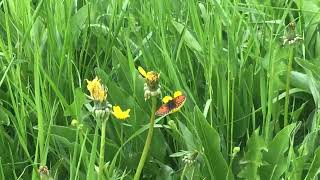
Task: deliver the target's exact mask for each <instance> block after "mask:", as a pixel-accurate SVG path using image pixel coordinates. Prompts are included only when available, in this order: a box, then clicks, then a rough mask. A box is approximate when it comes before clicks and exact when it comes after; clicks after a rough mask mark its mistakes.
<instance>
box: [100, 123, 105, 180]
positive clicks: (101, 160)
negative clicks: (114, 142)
mask: <svg viewBox="0 0 320 180" xmlns="http://www.w3.org/2000/svg"><path fill="white" fill-rule="evenodd" d="M106 127H107V120H106V119H103V120H102V125H101V142H100V154H99V174H98V177H99V180H103V179H104V178H103V168H104V148H105V143H106Z"/></svg>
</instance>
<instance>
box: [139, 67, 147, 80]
mask: <svg viewBox="0 0 320 180" xmlns="http://www.w3.org/2000/svg"><path fill="white" fill-rule="evenodd" d="M138 71H139V73H140V74H141V75H142V76H143V77H144V78H145V77H147V73H146V71H145V70H144V69H143V68H142V67H141V66H139V67H138Z"/></svg>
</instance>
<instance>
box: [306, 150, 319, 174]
mask: <svg viewBox="0 0 320 180" xmlns="http://www.w3.org/2000/svg"><path fill="white" fill-rule="evenodd" d="M319 170H320V148H319V147H318V148H317V150H316V151H315V153H314V157H313V161H312V163H311V166H310V168H309V171H308V174H307V176H306V178H305V179H316V177H317V175H318V174H319V172H320V171H319Z"/></svg>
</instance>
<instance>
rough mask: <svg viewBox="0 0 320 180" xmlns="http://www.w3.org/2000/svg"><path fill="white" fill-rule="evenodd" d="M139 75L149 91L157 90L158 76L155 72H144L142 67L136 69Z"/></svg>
mask: <svg viewBox="0 0 320 180" xmlns="http://www.w3.org/2000/svg"><path fill="white" fill-rule="evenodd" d="M138 71H139V72H140V74H141V75H142V76H143V77H144V78H145V79H146V83H147V85H148V86H149V88H150V89H151V90H157V89H158V85H159V79H160V74H158V73H157V72H155V71H149V72H146V71H145V70H144V69H143V68H142V67H140V66H139V67H138Z"/></svg>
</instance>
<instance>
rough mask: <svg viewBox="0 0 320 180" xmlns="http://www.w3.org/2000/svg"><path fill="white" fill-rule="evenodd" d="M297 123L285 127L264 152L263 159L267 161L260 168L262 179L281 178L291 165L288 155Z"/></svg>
mask: <svg viewBox="0 0 320 180" xmlns="http://www.w3.org/2000/svg"><path fill="white" fill-rule="evenodd" d="M295 126H296V124H295V123H293V124H290V125H288V126H286V127H285V128H283V129H282V130H281V131H280V132H279V133H278V134H277V135H276V136H275V137H274V139H273V140H272V141H271V142H270V144H269V145H268V151H267V152H264V153H263V160H264V161H265V162H266V163H267V164H266V165H264V166H262V167H261V168H260V173H261V176H260V177H261V179H275V180H276V179H280V176H281V175H282V174H283V173H284V172H285V171H286V170H287V168H288V167H289V165H288V164H287V161H286V158H287V157H286V155H285V153H286V152H287V150H288V148H289V139H290V137H291V133H292V131H293V129H294V128H295Z"/></svg>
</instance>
